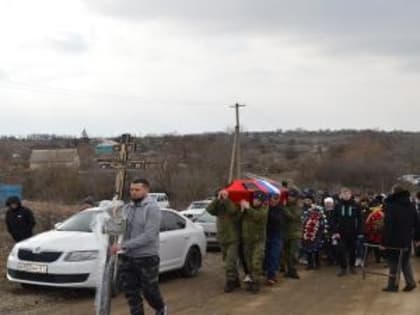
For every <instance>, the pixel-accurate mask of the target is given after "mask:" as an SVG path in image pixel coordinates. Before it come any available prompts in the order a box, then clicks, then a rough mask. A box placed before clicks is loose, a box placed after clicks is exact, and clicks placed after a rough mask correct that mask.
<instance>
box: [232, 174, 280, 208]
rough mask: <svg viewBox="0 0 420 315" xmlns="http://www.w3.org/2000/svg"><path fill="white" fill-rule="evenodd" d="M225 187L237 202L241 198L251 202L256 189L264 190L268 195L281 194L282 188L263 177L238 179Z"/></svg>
mask: <svg viewBox="0 0 420 315" xmlns="http://www.w3.org/2000/svg"><path fill="white" fill-rule="evenodd" d="M225 189H226V190H227V191H228V192H229V198H230V199H231V200H232V201H233V202H235V203H239V202H240V201H241V200H247V201H249V202H251V201H252V200H251V199H252V195H253V193H254V192H256V191H262V192H264V193H266V194H267V195H268V196H271V195H274V194H277V195H279V194H280V188H279V187H278V185H277V184H276V183H275V182H271V181H268V180H263V179H236V180H234V181H233V182H232V183H230V184H229V185H228V186H227V187H226V188H225Z"/></svg>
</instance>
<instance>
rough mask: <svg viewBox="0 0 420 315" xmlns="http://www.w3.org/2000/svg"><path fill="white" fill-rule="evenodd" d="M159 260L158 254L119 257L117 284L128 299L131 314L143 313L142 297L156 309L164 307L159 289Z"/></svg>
mask: <svg viewBox="0 0 420 315" xmlns="http://www.w3.org/2000/svg"><path fill="white" fill-rule="evenodd" d="M159 261H160V259H159V257H158V256H151V257H142V258H133V257H127V256H121V257H120V261H119V266H118V275H119V284H120V287H121V291H123V292H124V294H125V297H126V299H127V301H128V306H129V308H130V313H131V315H144V309H143V297H144V298H145V299H146V301H147V303H149V305H150V306H151V307H153V308H154V309H155V310H156V311H161V310H163V309H164V307H165V304H164V302H163V299H162V295H161V293H160V289H159Z"/></svg>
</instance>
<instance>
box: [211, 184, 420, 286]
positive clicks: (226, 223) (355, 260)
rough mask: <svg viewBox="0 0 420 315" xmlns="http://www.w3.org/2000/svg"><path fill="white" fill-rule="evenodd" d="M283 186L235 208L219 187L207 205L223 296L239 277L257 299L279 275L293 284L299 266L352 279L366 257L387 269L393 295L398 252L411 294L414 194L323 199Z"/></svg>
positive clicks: (416, 218) (418, 205)
mask: <svg viewBox="0 0 420 315" xmlns="http://www.w3.org/2000/svg"><path fill="white" fill-rule="evenodd" d="M283 186H284V187H283V190H282V192H281V193H279V194H270V195H267V194H265V193H264V192H262V191H256V192H254V193H253V196H252V198H251V199H252V200H251V201H248V200H242V201H240V202H237V203H234V202H233V201H232V200H231V199H230V198H229V192H228V191H227V190H224V189H223V190H221V191H219V192H218V193H217V197H216V198H215V200H214V201H213V202H212V203H211V204H210V205H209V206H208V208H207V211H208V212H209V213H210V214H212V215H214V216H216V217H217V228H218V239H219V242H220V244H221V248H222V256H223V260H224V264H225V271H226V282H225V288H224V290H225V292H226V293H229V292H232V291H234V290H235V289H238V288H240V287H241V286H242V285H241V281H240V271H243V276H244V278H243V280H242V282H243V283H244V285H245V288H246V289H247V290H248V291H250V292H252V293H258V292H259V291H260V289H261V285H262V284H263V283H264V282H265V283H266V285H268V286H273V285H276V283H277V282H278V279H279V278H278V277H279V274H280V273H284V276H285V277H286V278H291V279H299V278H300V277H299V273H298V269H297V266H298V264H299V263H302V264H305V265H306V268H307V269H308V270H313V269H318V268H320V267H321V265H322V264H325V265H337V266H338V273H337V275H338V276H339V277H343V276H346V275H347V274H357V267H361V266H362V264H364V263H366V262H365V261H364V260H365V258H369V257H370V256H372V253H373V255H374V259H375V261H376V263H381V262H382V261H384V263H386V264H387V266H389V268H390V271H389V275H390V277H389V282H388V285H387V287H386V288H384V291H387V292H396V291H398V289H399V288H398V285H399V284H398V283H396V279H397V277H396V276H395V275H396V273H397V272H398V271H399V269H398V262H399V253H400V251H399V249H403V253H404V254H403V257H402V265H401V271H402V272H403V274H404V277H405V280H406V286H405V288H404V291H412V290H413V289H415V288H416V282H415V280H414V273H413V270H412V267H411V264H410V254H411V249H412V245H413V244H417V245H420V243H419V241H420V192H419V193H417V195H416V196H415V197H414V198H411V195H410V192H409V191H407V190H405V189H403V188H402V187H401V186H398V185H396V186H394V187H393V189H392V192H391V193H390V194H389V196H386V195H385V194H377V195H370V196H362V195H359V194H354V193H353V192H352V191H351V190H350V189H348V188H342V189H341V190H340V193H339V194H335V195H330V194H328V193H325V192H315V191H313V190H311V189H304V190H303V191H300V190H298V189H297V188H290V189H287V183H283ZM367 243H368V244H369V246H365V244H367Z"/></svg>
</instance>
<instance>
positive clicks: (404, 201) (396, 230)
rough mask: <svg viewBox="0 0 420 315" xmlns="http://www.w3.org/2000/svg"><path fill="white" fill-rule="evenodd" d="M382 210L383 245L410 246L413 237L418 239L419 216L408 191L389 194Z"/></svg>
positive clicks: (419, 229)
mask: <svg viewBox="0 0 420 315" xmlns="http://www.w3.org/2000/svg"><path fill="white" fill-rule="evenodd" d="M384 212H385V220H384V235H383V236H384V237H383V245H384V246H387V247H398V248H410V247H411V243H412V242H413V240H414V239H415V240H420V224H419V218H418V215H417V211H416V207H415V206H414V204H413V203H412V202H411V201H410V193H409V192H408V191H403V192H400V193H397V194H393V195H391V196H389V197H388V198H387V199H386V201H385V206H384Z"/></svg>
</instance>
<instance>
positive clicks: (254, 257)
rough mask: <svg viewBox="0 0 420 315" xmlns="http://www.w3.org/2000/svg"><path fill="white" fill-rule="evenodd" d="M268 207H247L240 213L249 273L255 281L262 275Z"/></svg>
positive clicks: (258, 280) (257, 281)
mask: <svg viewBox="0 0 420 315" xmlns="http://www.w3.org/2000/svg"><path fill="white" fill-rule="evenodd" d="M267 217H268V208H267V207H266V206H262V207H260V208H252V207H251V208H249V209H246V210H244V212H243V215H242V241H243V244H244V252H245V260H246V264H247V266H248V268H249V275H250V276H251V279H252V281H253V282H255V283H259V282H260V280H261V278H262V276H263V263H264V254H265V241H266V233H267V232H266V228H267Z"/></svg>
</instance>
